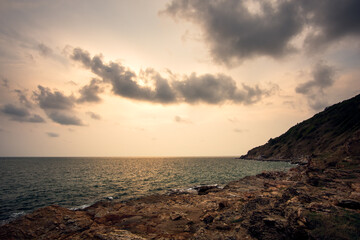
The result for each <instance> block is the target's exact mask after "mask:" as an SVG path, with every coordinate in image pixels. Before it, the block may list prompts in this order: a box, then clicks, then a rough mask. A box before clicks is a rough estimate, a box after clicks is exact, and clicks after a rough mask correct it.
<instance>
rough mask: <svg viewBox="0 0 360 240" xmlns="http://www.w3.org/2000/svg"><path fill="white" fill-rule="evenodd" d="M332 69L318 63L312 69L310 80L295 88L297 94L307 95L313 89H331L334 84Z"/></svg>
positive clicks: (333, 70) (333, 71)
mask: <svg viewBox="0 0 360 240" xmlns="http://www.w3.org/2000/svg"><path fill="white" fill-rule="evenodd" d="M334 74H335V69H334V67H331V66H328V65H326V64H325V63H324V62H318V63H317V64H316V66H315V67H314V69H313V73H312V77H313V78H312V79H311V80H309V81H307V82H305V83H301V84H299V85H298V86H297V87H296V89H295V90H296V92H297V93H302V94H309V93H311V92H312V91H313V90H314V89H318V90H319V91H323V90H324V89H325V88H328V87H331V86H332V85H333V83H334Z"/></svg>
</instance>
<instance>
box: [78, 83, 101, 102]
mask: <svg viewBox="0 0 360 240" xmlns="http://www.w3.org/2000/svg"><path fill="white" fill-rule="evenodd" d="M100 84H101V81H100V80H98V79H93V80H91V82H90V83H89V84H88V85H86V86H84V87H82V88H81V89H80V90H79V93H80V97H79V98H78V99H77V102H78V103H84V102H90V103H91V102H92V103H98V102H101V98H100V97H99V96H98V94H99V93H101V92H103V88H102V87H101V86H100Z"/></svg>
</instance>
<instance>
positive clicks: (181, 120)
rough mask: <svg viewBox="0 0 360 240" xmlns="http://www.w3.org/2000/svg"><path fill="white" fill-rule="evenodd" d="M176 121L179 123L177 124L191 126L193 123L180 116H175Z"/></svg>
mask: <svg viewBox="0 0 360 240" xmlns="http://www.w3.org/2000/svg"><path fill="white" fill-rule="evenodd" d="M174 121H175V122H177V123H186V124H191V123H192V122H191V121H190V120H189V119H186V118H182V117H180V116H175V117H174Z"/></svg>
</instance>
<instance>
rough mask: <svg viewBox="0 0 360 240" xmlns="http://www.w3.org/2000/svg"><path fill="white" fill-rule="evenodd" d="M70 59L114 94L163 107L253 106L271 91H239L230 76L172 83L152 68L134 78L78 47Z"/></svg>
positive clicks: (187, 78) (195, 77) (189, 78)
mask: <svg viewBox="0 0 360 240" xmlns="http://www.w3.org/2000/svg"><path fill="white" fill-rule="evenodd" d="M71 58H72V59H73V60H75V61H79V62H81V63H82V64H83V65H84V66H85V67H86V68H88V69H91V71H92V72H93V73H94V74H96V75H97V76H99V77H101V78H102V80H103V83H110V84H111V85H112V90H113V93H114V94H116V95H119V96H122V97H126V98H130V99H135V100H142V101H148V102H154V103H162V104H169V103H181V102H187V103H190V104H195V103H200V102H203V103H208V104H219V103H224V102H233V103H243V104H252V103H255V102H257V101H259V100H260V99H261V98H262V97H263V96H267V95H269V94H270V92H271V91H268V90H262V89H260V88H259V87H258V86H255V87H250V86H247V85H245V84H242V86H241V88H238V87H237V85H236V83H235V81H234V80H233V79H232V78H231V77H228V76H225V75H222V74H218V75H212V74H205V75H200V76H198V75H196V74H195V73H192V74H191V75H189V76H184V77H183V79H181V80H179V79H177V77H176V76H175V75H172V81H171V82H170V81H168V80H167V79H165V78H163V77H162V76H161V75H160V74H159V73H158V72H156V71H154V70H152V69H147V70H146V71H142V72H141V74H140V76H137V75H136V74H135V73H134V72H133V71H131V70H130V69H126V68H125V67H124V66H122V65H121V64H119V63H113V62H110V63H109V64H105V63H103V61H102V59H101V57H100V56H94V57H91V56H90V54H89V53H88V52H86V51H84V50H82V49H80V48H75V49H74V50H73V54H72V55H71ZM140 81H145V83H146V85H140V84H139V82H140Z"/></svg>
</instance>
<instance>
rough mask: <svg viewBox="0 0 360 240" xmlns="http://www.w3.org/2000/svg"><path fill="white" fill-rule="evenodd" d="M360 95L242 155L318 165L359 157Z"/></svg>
mask: <svg viewBox="0 0 360 240" xmlns="http://www.w3.org/2000/svg"><path fill="white" fill-rule="evenodd" d="M359 149H360V95H357V96H355V97H353V98H351V99H348V100H345V101H343V102H341V103H338V104H335V105H333V106H330V107H327V108H326V109H325V110H324V111H322V112H320V113H318V114H316V115H314V116H313V117H312V118H310V119H308V120H305V121H303V122H301V123H298V124H296V125H295V126H293V127H291V128H290V129H289V130H288V131H287V132H285V133H284V134H282V135H281V136H279V137H276V138H270V139H269V141H268V142H267V143H266V144H264V145H262V146H259V147H255V148H253V149H251V150H249V151H248V153H247V154H246V155H243V156H241V158H245V159H255V160H262V161H264V160H270V161H279V160H282V161H291V162H292V163H299V164H306V163H307V162H308V161H310V160H311V161H313V164H317V165H318V166H319V167H323V168H326V167H327V166H328V165H330V166H334V165H336V164H341V161H343V160H344V159H345V158H350V159H359V158H360V150H359Z"/></svg>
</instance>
